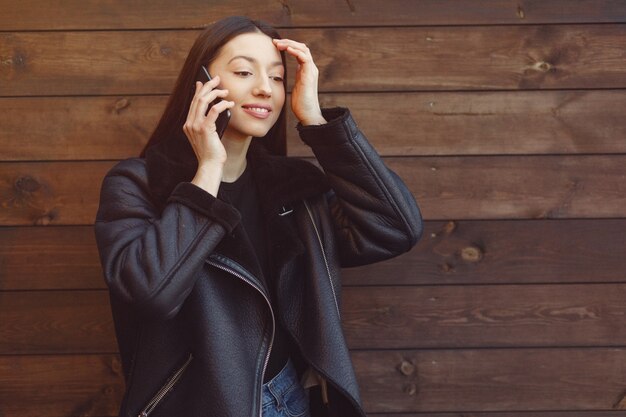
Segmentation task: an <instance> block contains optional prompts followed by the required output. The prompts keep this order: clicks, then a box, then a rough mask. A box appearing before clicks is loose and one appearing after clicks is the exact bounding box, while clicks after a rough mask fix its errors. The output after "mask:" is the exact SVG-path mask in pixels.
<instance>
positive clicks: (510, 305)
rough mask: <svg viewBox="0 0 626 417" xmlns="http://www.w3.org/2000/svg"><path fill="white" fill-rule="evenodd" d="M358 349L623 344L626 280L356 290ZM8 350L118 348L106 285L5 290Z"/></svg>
mask: <svg viewBox="0 0 626 417" xmlns="http://www.w3.org/2000/svg"><path fill="white" fill-rule="evenodd" d="M342 300H343V302H342V308H341V310H342V325H343V329H344V332H345V335H346V340H347V342H348V346H349V347H350V348H351V349H414V348H420V349H426V348H488V347H562V346H588V347H592V346H616V347H619V346H624V345H626V336H625V335H624V334H623V333H624V332H622V331H621V329H622V327H623V321H624V312H625V311H626V285H625V284H597V285H589V284H586V285H585V284H581V285H484V286H425V287H394V286H385V287H380V286H379V287H349V288H344V291H343V296H342ZM0 336H1V337H0V355H26V354H54V353H65V354H80V353H116V352H117V345H116V342H115V334H114V330H113V323H112V319H111V312H110V308H109V299H108V292H107V291H102V290H99V291H28V292H12V291H5V292H0Z"/></svg>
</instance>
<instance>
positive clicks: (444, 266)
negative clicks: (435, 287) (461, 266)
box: [439, 262, 454, 272]
mask: <svg viewBox="0 0 626 417" xmlns="http://www.w3.org/2000/svg"><path fill="white" fill-rule="evenodd" d="M439 268H441V270H442V271H443V272H454V266H452V265H450V264H449V263H447V262H446V263H444V264H441V265H439Z"/></svg>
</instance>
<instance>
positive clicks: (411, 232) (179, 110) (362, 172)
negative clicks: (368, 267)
mask: <svg viewBox="0 0 626 417" xmlns="http://www.w3.org/2000/svg"><path fill="white" fill-rule="evenodd" d="M286 56H288V57H293V59H296V60H297V63H298V66H297V72H296V76H295V84H294V87H293V90H292V96H291V110H292V111H293V113H294V114H295V116H296V117H297V118H298V120H299V123H298V126H297V129H298V131H299V134H300V137H301V139H302V140H303V141H304V142H305V143H306V144H308V145H309V146H311V148H312V150H313V152H314V154H315V156H316V158H317V160H318V162H319V164H320V165H321V166H322V168H323V170H324V172H322V171H321V170H320V169H318V168H317V167H316V166H315V165H313V164H311V163H309V162H307V161H304V160H301V159H297V158H290V157H286V156H285V148H286V144H285V112H286V107H287V106H285V97H286V82H285V78H286V77H285V70H286ZM202 65H205V66H206V67H207V68H208V70H209V73H210V74H211V75H212V76H213V77H214V78H213V80H211V81H210V82H207V83H205V84H202V83H201V82H196V81H197V79H198V78H197V74H198V71H199V70H200V68H201V66H202ZM317 79H318V70H317V68H316V66H315V63H314V62H313V59H312V57H311V53H310V51H309V49H308V48H307V47H306V45H304V44H302V43H299V42H296V41H293V40H289V39H280V37H279V35H278V33H276V31H275V30H274V29H272V28H271V27H270V26H268V25H266V24H264V23H262V22H258V21H252V20H250V19H248V18H245V17H231V18H227V19H223V20H220V21H218V22H217V23H215V24H213V25H212V26H211V27H209V28H207V29H206V30H204V31H203V32H202V33H201V34H200V36H199V37H198V39H197V40H196V42H195V43H194V45H193V47H192V49H191V51H190V53H189V56H188V57H187V59H186V61H185V63H184V66H183V69H182V71H181V73H180V75H179V77H178V81H177V83H176V86H175V88H174V91H173V93H172V95H171V97H170V100H169V102H168V104H167V106H166V109H165V111H164V114H163V116H162V118H161V120H160V122H159V124H158V126H157V128H156V130H155V132H154V133H153V135H152V137H151V138H150V140H149V142H148V144H147V145H146V148H145V149H144V151H143V152H142V155H141V157H140V158H131V159H127V160H125V161H122V162H120V163H119V164H117V165H116V166H115V167H113V168H112V169H111V171H110V172H109V173H108V174H107V176H106V177H105V179H104V181H103V184H102V191H101V196H100V208H99V210H98V214H97V219H96V225H95V230H96V238H97V243H98V248H99V251H100V257H101V261H102V266H103V270H104V276H105V279H106V282H107V284H108V287H109V289H110V300H111V307H112V311H113V318H114V322H115V328H116V333H117V340H118V345H119V350H120V355H121V358H122V364H123V369H124V374H125V380H126V391H125V395H124V399H123V402H122V405H121V411H120V416H168V417H175V416H185V417H196V416H197V417H200V416H220V417H225V416H233V417H255V416H264V417H273V416H338V417H339V416H340V417H352V416H364V415H365V414H364V412H363V409H362V407H361V401H360V398H359V390H358V386H357V381H356V378H355V375H354V370H353V367H352V363H351V361H350V356H349V353H348V349H347V346H346V343H345V339H344V336H343V333H342V329H341V317H340V305H341V303H340V290H341V280H340V276H339V273H340V268H341V267H350V266H357V265H365V264H369V263H372V262H376V261H380V260H383V259H388V258H391V257H393V256H396V255H399V254H401V253H403V252H406V251H408V250H409V249H411V247H413V246H414V244H415V243H416V241H417V240H418V239H419V236H420V234H421V218H420V213H419V210H418V207H417V205H416V203H415V200H414V199H413V197H412V195H411V193H410V192H409V191H408V190H407V188H406V186H405V184H404V183H403V182H402V180H401V179H400V178H399V177H398V176H397V175H396V174H395V173H394V172H392V171H391V170H390V169H389V168H387V167H386V166H385V165H384V163H383V161H382V160H381V158H380V157H379V155H378V154H377V153H376V151H375V150H374V149H373V148H372V146H371V145H370V144H369V143H368V142H367V140H366V138H365V137H364V135H363V134H362V133H361V132H360V130H359V129H358V127H357V125H356V124H355V122H354V120H353V119H352V117H351V115H350V113H349V111H348V110H347V109H345V108H332V109H320V106H319V102H318V96H317ZM218 98H221V99H222V101H220V102H219V103H217V104H214V105H212V106H210V104H211V103H213V102H214V101H215V100H216V99H218ZM209 107H210V110H209V111H208V113H207V109H209ZM226 110H230V112H231V114H232V116H231V118H230V122H229V124H228V127H227V128H226V131H225V132H224V134H223V137H222V138H221V139H220V137H219V136H218V134H217V132H216V120H217V117H218V115H219V114H220V113H222V112H224V111H226ZM381 111H384V109H381Z"/></svg>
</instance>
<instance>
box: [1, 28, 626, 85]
mask: <svg viewBox="0 0 626 417" xmlns="http://www.w3.org/2000/svg"><path fill="white" fill-rule="evenodd" d="M284 32H285V33H284V37H288V38H293V39H296V40H300V41H303V42H305V43H306V44H307V45H308V46H309V47H310V48H311V50H312V51H313V57H314V59H315V62H316V65H317V66H318V68H319V71H320V80H319V84H320V91H321V92H327V91H331V92H333V91H334V92H337V91H344V92H345V91H350V92H355V91H416V90H502V89H506V90H510V89H515V90H517V89H522V90H525V89H532V90H535V89H562V88H570V89H575V88H591V87H593V88H596V89H600V88H604V89H608V88H624V87H626V59H624V58H626V50H625V49H624V48H621V47H620V45H622V44H623V43H624V39H625V38H626V25H624V24H607V25H556V26H541V25H540V26H485V27H473V26H467V27H396V28H369V29H367V30H361V29H345V28H330V29H323V30H322V29H290V30H285V31H284ZM197 34H198V32H197V31H194V30H190V31H135V32H124V31H113V32H108V31H104V32H91V31H90V32H87V31H85V32H83V31H79V32H45V33H44V32H22V33H11V32H5V33H0V57H1V62H2V66H0V81H2V82H1V83H0V96H48V95H67V94H71V95H103V94H106V95H126V94H169V92H170V90H171V88H172V86H173V84H174V80H175V78H176V76H177V73H178V71H179V69H180V67H181V66H182V63H183V60H184V58H185V56H186V54H187V51H188V49H189V48H190V46H191V43H192V41H193V40H194V39H195V37H196V36H197ZM398 39H402V42H398ZM59 51H63V52H62V53H61V54H60V53H59ZM291 61H292V60H291ZM291 61H290V71H289V72H290V74H291V76H290V77H289V80H291V81H290V83H291V82H292V80H293V74H295V71H294V65H293V62H291ZM147 68H149V69H150V70H149V71H147V70H146V69H147ZM365 68H366V69H367V70H364V69H365Z"/></svg>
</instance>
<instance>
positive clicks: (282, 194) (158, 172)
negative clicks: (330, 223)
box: [146, 135, 330, 215]
mask: <svg viewBox="0 0 626 417" xmlns="http://www.w3.org/2000/svg"><path fill="white" fill-rule="evenodd" d="M181 136H182V135H181ZM261 140H262V139H259V138H253V139H252V142H251V143H250V147H249V149H248V155H247V159H248V163H249V165H250V166H249V168H250V169H251V170H252V174H253V176H254V178H255V183H256V184H257V187H258V189H259V198H260V200H261V205H262V209H263V211H264V214H266V215H270V214H272V213H275V212H276V211H278V210H280V209H281V208H282V206H286V205H289V204H290V203H293V202H295V201H298V200H301V199H303V198H307V197H311V196H313V195H317V194H320V193H324V192H326V191H328V190H329V189H330V186H329V184H328V181H327V179H326V176H325V175H324V174H323V173H322V172H321V171H320V170H319V169H318V168H317V167H315V166H314V165H313V164H311V163H309V162H307V161H305V160H302V159H299V158H294V157H287V156H280V155H272V154H270V153H269V152H268V151H267V149H266V148H265V147H264V146H263V144H262V143H261V142H260V141H261ZM146 164H147V170H148V185H149V188H150V193H151V195H152V196H153V199H154V203H155V204H156V205H157V206H158V207H159V208H160V209H162V208H163V207H164V206H165V204H166V202H167V198H168V197H169V195H170V194H171V193H172V191H173V190H174V188H175V187H176V185H177V184H178V183H180V182H184V181H191V180H192V179H193V177H194V175H195V173H196V170H197V168H198V161H197V159H196V156H195V154H194V152H193V149H192V148H191V145H190V144H189V141H188V140H187V139H186V138H185V137H184V136H183V137H182V138H181V137H176V138H173V139H171V140H164V141H162V142H160V143H158V144H156V145H154V146H152V147H150V148H149V149H148V150H147V151H146Z"/></svg>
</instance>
